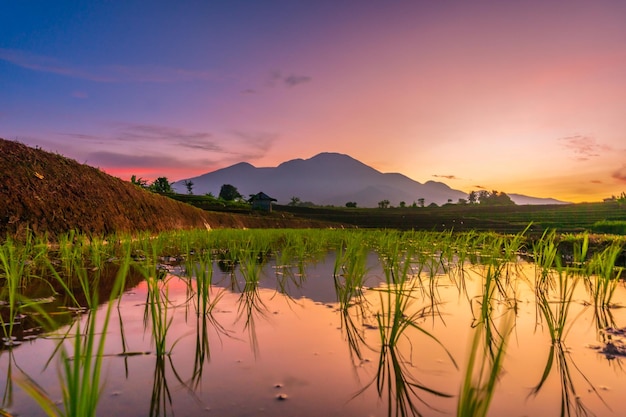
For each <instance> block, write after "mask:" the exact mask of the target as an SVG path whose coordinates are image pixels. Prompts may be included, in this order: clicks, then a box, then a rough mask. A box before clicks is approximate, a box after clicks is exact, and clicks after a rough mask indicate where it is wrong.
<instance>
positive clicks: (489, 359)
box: [456, 309, 514, 417]
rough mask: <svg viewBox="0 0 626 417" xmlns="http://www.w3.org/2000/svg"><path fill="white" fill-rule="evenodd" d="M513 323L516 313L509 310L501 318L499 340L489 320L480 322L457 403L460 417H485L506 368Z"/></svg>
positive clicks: (473, 339) (457, 413)
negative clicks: (495, 336)
mask: <svg viewBox="0 0 626 417" xmlns="http://www.w3.org/2000/svg"><path fill="white" fill-rule="evenodd" d="M513 320H514V314H513V310H512V309H508V310H507V311H506V312H505V314H504V316H502V317H501V322H500V325H499V329H498V331H497V333H498V334H499V335H500V337H498V338H493V337H490V336H489V334H490V333H493V331H492V330H490V329H489V327H490V324H489V322H488V321H481V322H479V323H478V324H477V326H476V327H475V328H474V336H473V338H472V344H471V348H470V353H469V359H468V362H467V366H466V368H465V377H464V378H463V381H462V384H461V390H460V393H459V400H458V403H457V412H456V415H457V416H458V417H466V416H467V417H483V416H486V415H487V414H488V412H489V407H490V405H491V401H492V399H493V396H494V393H495V390H496V386H497V383H498V380H499V378H500V374H501V372H502V369H503V364H504V359H505V357H506V350H507V343H508V339H509V336H510V334H511V332H512V329H513V323H514V321H513Z"/></svg>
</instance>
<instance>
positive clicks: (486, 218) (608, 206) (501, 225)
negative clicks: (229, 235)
mask: <svg viewBox="0 0 626 417" xmlns="http://www.w3.org/2000/svg"><path fill="white" fill-rule="evenodd" d="M171 197H172V198H175V199H177V200H180V201H184V202H186V203H188V204H191V205H194V206H196V207H199V208H202V209H204V210H208V211H221V212H231V213H241V214H243V213H247V212H250V208H249V206H248V205H246V204H233V205H228V204H217V203H216V201H215V199H209V198H206V197H204V196H194V195H182V194H178V195H173V196H171ZM268 215H269V216H288V217H295V218H302V219H308V220H318V221H323V222H335V223H340V224H343V225H346V226H356V227H360V228H389V229H399V230H412V229H413V230H436V231H443V230H456V231H467V230H477V231H496V232H501V233H517V232H521V231H523V230H524V229H525V228H526V227H527V226H528V225H529V224H530V223H532V227H531V232H535V233H541V232H543V231H544V230H546V229H556V230H557V231H559V232H561V233H576V232H583V231H591V232H599V233H615V234H625V233H624V231H626V227H625V226H624V225H626V205H623V204H619V203H617V202H611V203H580V204H554V205H520V206H484V205H457V204H450V205H444V206H442V207H418V208H414V207H406V208H386V209H381V208H358V207H357V208H347V207H298V206H295V207H294V206H287V205H274V212H273V213H272V214H271V215H270V214H268ZM620 224H621V225H620ZM607 226H608V227H607Z"/></svg>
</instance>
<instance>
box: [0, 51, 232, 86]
mask: <svg viewBox="0 0 626 417" xmlns="http://www.w3.org/2000/svg"><path fill="white" fill-rule="evenodd" d="M0 60H3V61H7V62H10V63H12V64H13V65H17V66H19V67H22V68H26V69H30V70H33V71H39V72H46V73H52V74H57V75H62V76H66V77H72V78H80V79H84V80H89V81H95V82H102V83H124V82H148V83H172V82H181V81H197V80H218V79H219V78H220V77H219V76H218V75H217V74H215V73H213V72H211V71H202V70H190V69H186V68H170V67H161V66H156V65H155V66H125V65H108V66H98V67H83V66H80V65H74V64H70V63H67V62H62V61H60V60H58V59H56V58H53V57H47V56H42V55H35V54H31V53H28V52H24V51H19V50H13V49H4V48H0Z"/></svg>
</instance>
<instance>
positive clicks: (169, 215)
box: [0, 139, 323, 239]
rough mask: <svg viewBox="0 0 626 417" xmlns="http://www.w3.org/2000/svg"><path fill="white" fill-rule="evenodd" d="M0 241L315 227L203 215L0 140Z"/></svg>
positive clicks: (276, 219)
mask: <svg viewBox="0 0 626 417" xmlns="http://www.w3.org/2000/svg"><path fill="white" fill-rule="evenodd" d="M0 175H1V177H2V181H1V182H0V239H1V237H3V236H6V235H9V236H20V235H23V233H24V232H25V231H26V230H28V229H30V230H32V231H33V232H34V233H35V234H38V235H42V234H48V235H49V236H50V237H54V236H56V235H58V234H60V233H65V232H67V231H69V230H76V231H79V232H82V233H90V234H97V235H107V234H111V233H118V232H136V231H151V232H160V231H164V230H172V229H190V228H204V227H210V228H224V227H227V228H228V227H232V228H241V227H250V228H252V227H319V226H322V225H323V224H322V223H319V222H315V221H312V222H307V221H300V220H299V219H294V218H290V217H289V216H288V215H287V216H285V215H284V214H283V215H281V214H274V215H261V214H256V215H238V214H232V213H214V212H208V211H204V210H201V209H198V208H195V207H192V206H190V205H188V204H185V203H181V202H178V201H174V200H172V199H170V198H167V197H164V196H161V195H158V194H154V193H151V192H149V191H147V190H145V189H142V188H140V187H137V186H135V185H133V184H131V183H130V182H127V181H123V180H121V179H119V178H116V177H113V176H111V175H108V174H106V173H104V172H102V171H100V170H99V169H96V168H94V167H91V166H88V165H84V164H79V163H78V162H76V161H74V160H71V159H68V158H66V157H64V156H62V155H58V154H54V153H50V152H46V151H43V150H41V149H34V148H31V147H28V146H26V145H24V144H21V143H19V142H14V141H7V140H4V139H0Z"/></svg>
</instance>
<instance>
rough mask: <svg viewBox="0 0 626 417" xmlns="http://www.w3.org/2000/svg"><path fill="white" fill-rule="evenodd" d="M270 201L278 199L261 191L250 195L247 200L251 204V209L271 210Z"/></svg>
mask: <svg viewBox="0 0 626 417" xmlns="http://www.w3.org/2000/svg"><path fill="white" fill-rule="evenodd" d="M272 201H278V200H276V199H275V198H272V197H270V196H269V195H267V194H265V193H264V192H263V191H261V192H260V193H257V194H254V195H251V196H250V199H249V200H248V202H249V203H251V204H252V210H263V211H272Z"/></svg>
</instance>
